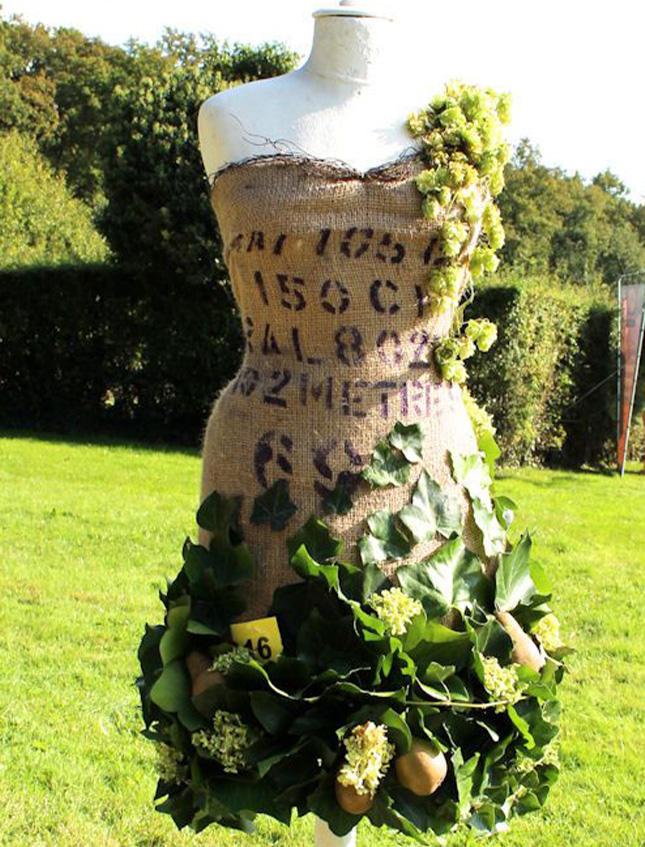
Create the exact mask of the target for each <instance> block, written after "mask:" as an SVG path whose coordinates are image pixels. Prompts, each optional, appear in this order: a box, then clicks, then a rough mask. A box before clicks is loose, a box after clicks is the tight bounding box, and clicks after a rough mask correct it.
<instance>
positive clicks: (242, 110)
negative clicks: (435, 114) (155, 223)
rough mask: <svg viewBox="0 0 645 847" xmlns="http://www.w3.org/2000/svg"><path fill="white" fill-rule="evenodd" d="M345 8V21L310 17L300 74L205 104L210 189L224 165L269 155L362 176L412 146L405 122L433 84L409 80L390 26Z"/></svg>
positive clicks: (202, 130)
mask: <svg viewBox="0 0 645 847" xmlns="http://www.w3.org/2000/svg"><path fill="white" fill-rule="evenodd" d="M351 5H352V4H351V3H349V4H347V8H345V9H339V11H341V12H344V14H332V13H331V12H329V13H326V14H322V15H320V16H317V17H316V24H315V28H314V39H313V46H312V49H311V53H310V55H309V58H308V59H307V61H306V62H305V64H304V65H303V66H302V67H300V68H298V69H297V70H295V71H291V72H290V73H287V74H284V75H282V76H279V77H274V78H272V79H266V80H258V81H256V82H250V83H247V84H246V85H241V86H238V87H236V88H231V89H228V90H226V91H222V92H220V93H219V94H216V95H214V96H213V97H211V98H209V99H208V100H206V101H205V102H204V103H203V104H202V107H201V109H200V112H199V121H198V127H199V141H200V150H201V154H202V159H203V162H204V167H205V170H206V173H207V175H208V176H209V179H210V178H211V177H212V175H213V174H214V172H215V171H217V170H218V169H219V168H221V167H223V166H224V165H226V164H228V163H231V162H238V161H240V160H243V159H245V158H248V157H250V156H262V155H271V154H275V153H295V154H300V155H305V156H311V157H315V158H323V159H332V160H340V161H342V162H344V163H346V164H347V165H349V166H351V167H352V168H355V169H356V170H359V171H365V170H368V169H369V168H371V167H374V166H377V165H382V164H385V163H387V162H389V161H392V160H394V159H396V158H397V157H398V156H399V155H401V154H402V153H404V152H406V151H408V150H410V149H411V148H413V147H414V146H415V145H414V144H413V138H412V136H411V135H410V133H409V132H408V130H407V128H406V126H405V122H406V118H407V116H408V114H409V113H410V112H412V111H417V110H418V109H420V108H421V107H422V106H423V105H425V104H426V102H427V101H428V100H429V98H430V94H431V92H432V84H431V83H429V81H428V79H425V80H423V81H420V80H418V79H417V78H415V76H414V74H410V73H408V74H406V72H405V71H406V68H405V65H404V57H403V56H402V55H400V54H401V53H403V52H404V50H403V49H402V48H404V45H402V44H401V43H400V42H398V43H397V38H396V27H395V25H394V23H393V21H392V20H391V19H388V18H385V17H377V16H375V17H368V16H366V14H365V12H362V13H361V12H358V10H357V11H356V12H355V11H354V10H353V9H351V8H349V7H350V6H351ZM364 6H365V4H364V3H362V4H361V8H363V7H364Z"/></svg>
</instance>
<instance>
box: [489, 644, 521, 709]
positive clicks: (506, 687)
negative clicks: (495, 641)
mask: <svg viewBox="0 0 645 847" xmlns="http://www.w3.org/2000/svg"><path fill="white" fill-rule="evenodd" d="M481 662H482V665H483V666H484V688H485V689H486V690H487V691H488V693H489V694H490V695H491V697H492V698H493V700H503V701H504V704H502V705H499V706H496V707H495V711H496V712H503V711H504V705H505V704H506V703H516V702H517V701H518V700H519V699H520V697H521V696H522V690H523V688H524V685H523V683H522V682H520V679H519V677H518V675H517V665H514V664H513V665H509V666H508V667H502V666H501V665H500V663H499V661H498V660H497V659H496V658H495V656H482V657H481Z"/></svg>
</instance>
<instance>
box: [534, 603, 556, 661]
mask: <svg viewBox="0 0 645 847" xmlns="http://www.w3.org/2000/svg"><path fill="white" fill-rule="evenodd" d="M531 632H532V633H533V635H535V636H536V638H537V639H538V641H539V642H540V644H541V645H542V646H543V647H544V649H545V650H546V652H547V653H553V652H555V651H556V650H558V649H559V648H560V647H564V642H563V641H562V639H561V638H560V621H559V620H558V619H557V618H556V616H555V615H554V614H553V613H552V612H551V613H550V614H548V615H545V616H544V617H543V618H540V620H539V621H538V622H537V623H536V624H535V626H534V627H533V629H532V630H531Z"/></svg>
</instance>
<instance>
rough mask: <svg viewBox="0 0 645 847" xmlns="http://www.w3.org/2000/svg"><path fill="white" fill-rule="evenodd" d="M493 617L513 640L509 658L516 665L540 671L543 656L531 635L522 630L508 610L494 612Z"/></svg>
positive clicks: (542, 665)
mask: <svg viewBox="0 0 645 847" xmlns="http://www.w3.org/2000/svg"><path fill="white" fill-rule="evenodd" d="M495 617H496V618H497V620H498V621H499V622H500V624H501V625H502V627H503V628H504V630H505V632H506V634H507V635H508V636H509V638H510V639H511V641H512V642H513V652H512V653H511V659H512V660H513V661H514V662H516V663H517V664H518V665H524V666H525V667H527V668H531V670H533V671H536V672H538V671H540V670H541V669H542V668H543V667H544V661H545V660H544V656H543V655H542V653H540V650H539V649H538V647H537V645H536V643H535V642H534V641H533V639H532V638H531V636H530V635H527V634H526V633H525V632H524V630H523V629H522V627H521V626H520V625H519V624H518V622H517V621H516V620H515V618H514V617H513V615H511V614H510V613H509V612H495Z"/></svg>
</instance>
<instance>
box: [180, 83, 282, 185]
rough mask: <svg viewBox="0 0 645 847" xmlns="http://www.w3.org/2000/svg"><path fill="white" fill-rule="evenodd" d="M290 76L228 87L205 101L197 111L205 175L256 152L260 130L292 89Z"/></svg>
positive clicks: (265, 125)
mask: <svg viewBox="0 0 645 847" xmlns="http://www.w3.org/2000/svg"><path fill="white" fill-rule="evenodd" d="M290 77H291V74H284V75H282V76H279V77H272V78H271V79H260V80H254V81H253V82H247V83H245V84H244V85H238V86H235V87H233V88H227V89H225V90H224V91H220V92H218V93H217V94H214V95H213V96H212V97H209V98H208V100H205V101H204V102H203V103H202V105H201V106H200V109H199V114H198V118H197V127H198V132H199V145H200V149H201V152H202V158H203V159H204V165H205V167H206V171H207V173H212V172H213V171H215V170H217V168H219V167H221V165H223V164H225V163H226V162H230V161H237V160H238V159H242V158H244V157H245V156H250V155H253V154H254V153H255V152H257V147H258V142H259V143H261V142H262V138H261V137H255V136H254V134H256V135H258V136H260V135H262V133H261V130H260V129H259V128H260V127H267V126H270V124H271V122H270V121H268V120H267V118H268V117H269V116H271V115H272V114H274V113H275V109H276V104H278V105H279V103H280V101H281V99H282V98H283V97H287V96H288V91H289V90H290V88H291V85H292V80H291V79H290Z"/></svg>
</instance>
